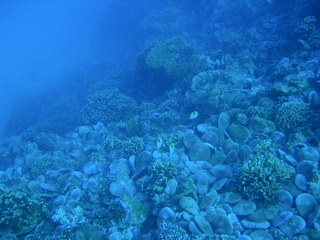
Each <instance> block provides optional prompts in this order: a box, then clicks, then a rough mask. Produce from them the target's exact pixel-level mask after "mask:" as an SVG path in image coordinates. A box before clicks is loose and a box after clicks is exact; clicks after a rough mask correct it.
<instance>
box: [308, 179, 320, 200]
mask: <svg viewBox="0 0 320 240" xmlns="http://www.w3.org/2000/svg"><path fill="white" fill-rule="evenodd" d="M309 186H310V193H311V194H312V195H313V196H314V197H315V199H316V200H317V202H318V203H320V184H318V183H314V182H310V183H309Z"/></svg>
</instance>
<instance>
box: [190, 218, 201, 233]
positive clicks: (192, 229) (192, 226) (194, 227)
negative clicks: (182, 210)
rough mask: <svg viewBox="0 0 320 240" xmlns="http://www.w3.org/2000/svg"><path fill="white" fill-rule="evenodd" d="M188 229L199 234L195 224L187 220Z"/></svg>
mask: <svg viewBox="0 0 320 240" xmlns="http://www.w3.org/2000/svg"><path fill="white" fill-rule="evenodd" d="M189 231H190V232H191V233H192V234H194V235H198V234H201V231H200V230H199V228H198V226H197V224H196V223H195V222H194V221H191V222H189Z"/></svg>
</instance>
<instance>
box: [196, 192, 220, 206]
mask: <svg viewBox="0 0 320 240" xmlns="http://www.w3.org/2000/svg"><path fill="white" fill-rule="evenodd" d="M219 202H220V197H219V194H218V193H217V191H215V190H211V191H210V192H208V193H207V194H206V195H204V197H203V198H202V200H201V201H200V209H206V208H207V207H209V206H215V205H217V204H218V203H219Z"/></svg>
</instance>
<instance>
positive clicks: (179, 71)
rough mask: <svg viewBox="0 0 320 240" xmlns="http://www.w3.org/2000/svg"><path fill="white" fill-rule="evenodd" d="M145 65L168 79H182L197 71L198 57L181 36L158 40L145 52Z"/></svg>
mask: <svg viewBox="0 0 320 240" xmlns="http://www.w3.org/2000/svg"><path fill="white" fill-rule="evenodd" d="M145 62H146V65H147V66H149V67H150V68H152V69H155V70H159V71H163V72H164V73H165V74H166V75H167V76H168V77H169V78H170V79H173V80H176V79H183V78H185V77H188V76H191V75H192V74H194V73H196V72H197V71H198V68H199V65H200V59H199V57H197V56H196V55H195V54H194V51H193V49H192V48H191V47H190V46H189V45H188V44H187V43H186V41H185V40H184V39H183V38H182V37H174V38H171V39H168V40H166V41H162V42H158V43H157V44H155V45H154V46H153V47H152V48H151V49H150V50H149V52H148V53H147V56H146V59H145Z"/></svg>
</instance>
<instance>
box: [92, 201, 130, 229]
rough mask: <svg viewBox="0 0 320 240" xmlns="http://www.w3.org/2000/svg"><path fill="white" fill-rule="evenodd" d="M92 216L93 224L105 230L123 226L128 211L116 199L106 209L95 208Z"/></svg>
mask: <svg viewBox="0 0 320 240" xmlns="http://www.w3.org/2000/svg"><path fill="white" fill-rule="evenodd" d="M93 215H94V223H95V224H97V225H98V226H102V227H104V228H106V229H107V228H110V227H112V226H114V225H121V224H125V220H126V219H127V216H128V209H127V208H126V207H125V205H124V204H123V202H122V201H121V200H120V199H116V200H114V201H113V202H112V203H111V204H110V205H108V206H107V207H100V208H96V209H95V210H94V213H93Z"/></svg>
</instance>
